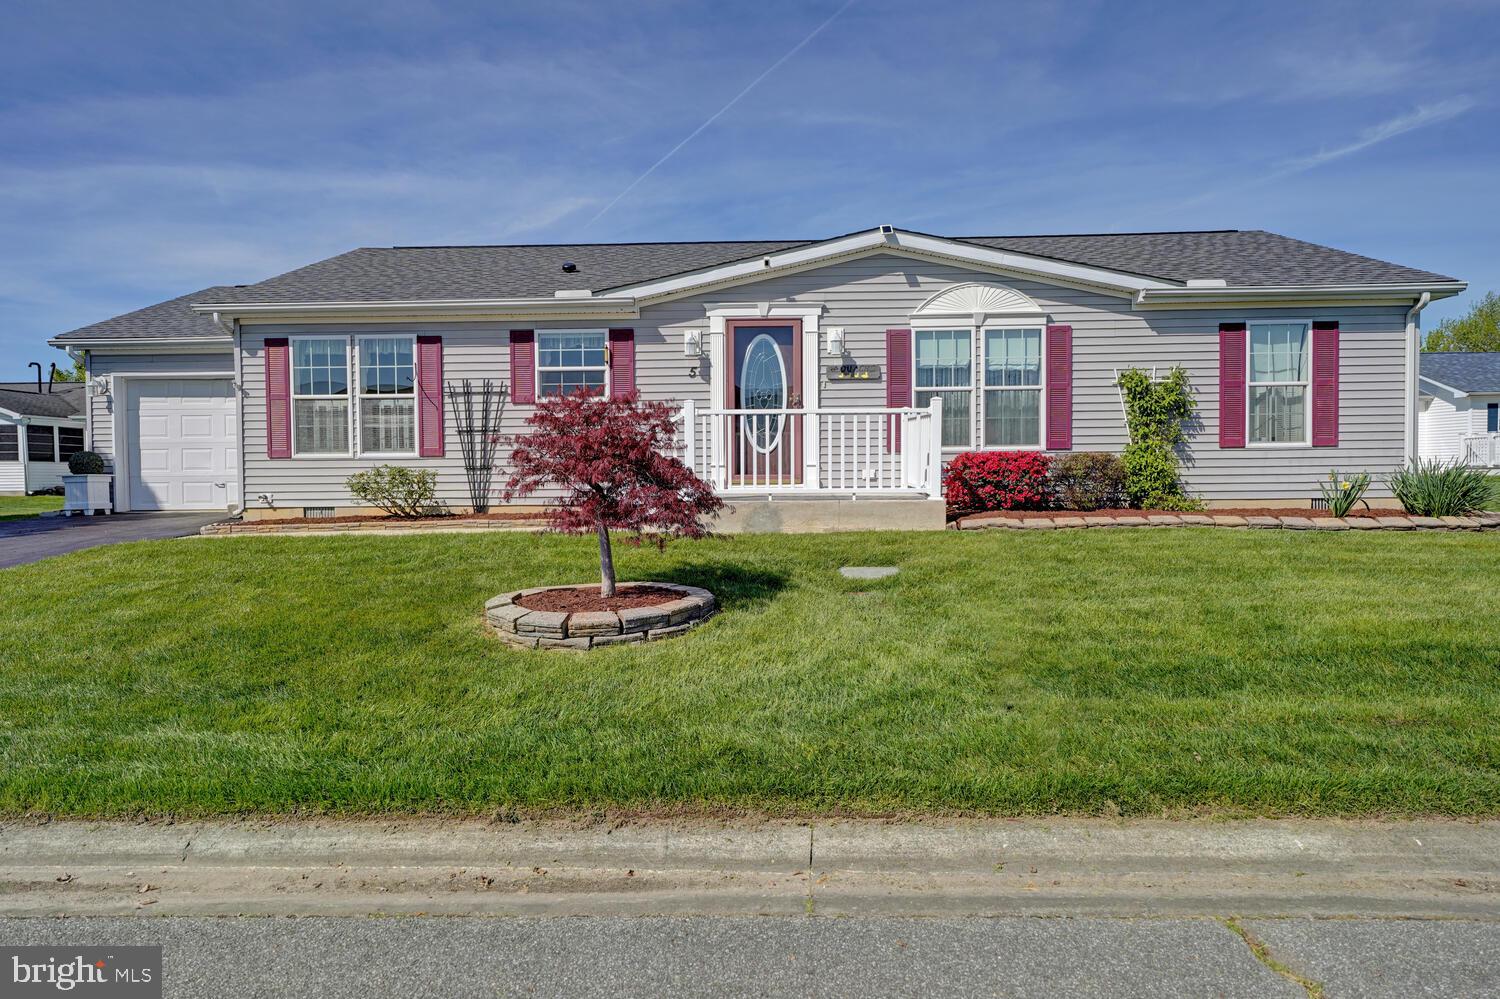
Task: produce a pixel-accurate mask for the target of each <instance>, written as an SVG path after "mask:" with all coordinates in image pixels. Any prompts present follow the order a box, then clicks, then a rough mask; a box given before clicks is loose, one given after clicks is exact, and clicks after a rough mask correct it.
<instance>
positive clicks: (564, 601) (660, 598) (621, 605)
mask: <svg viewBox="0 0 1500 999" xmlns="http://www.w3.org/2000/svg"><path fill="white" fill-rule="evenodd" d="M681 599H682V593H681V592H679V591H677V590H669V589H667V588H666V587H664V586H652V585H650V584H649V583H648V584H644V585H639V586H632V585H631V584H629V583H625V584H622V585H621V586H620V587H619V588H618V589H616V590H615V595H614V596H612V597H610V598H608V599H605V598H604V597H602V596H600V595H599V588H598V587H597V586H577V587H573V588H572V589H556V590H543V591H542V592H541V593H528V594H526V595H525V596H523V597H517V598H516V603H517V604H518V605H519V606H521V607H525V608H526V609H527V610H538V611H557V612H558V613H561V614H571V613H573V612H574V611H620V610H629V609H630V608H632V607H655V606H656V605H657V604H665V603H670V602H672V601H673V600H681Z"/></svg>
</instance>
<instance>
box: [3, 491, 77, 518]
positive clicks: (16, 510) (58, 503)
mask: <svg viewBox="0 0 1500 999" xmlns="http://www.w3.org/2000/svg"><path fill="white" fill-rule="evenodd" d="M62 508H63V498H62V497H61V496H0V520H26V519H27V518H28V517H35V516H36V515H37V514H39V513H47V512H48V511H51V510H61V509H62Z"/></svg>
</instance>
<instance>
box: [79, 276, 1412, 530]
mask: <svg viewBox="0 0 1500 999" xmlns="http://www.w3.org/2000/svg"><path fill="white" fill-rule="evenodd" d="M976 280H978V281H993V282H996V283H1000V284H1005V285H1008V286H1010V287H1013V288H1015V289H1016V290H1018V291H1020V292H1022V293H1023V294H1026V295H1029V296H1030V297H1031V298H1033V299H1034V300H1035V301H1036V302H1037V303H1038V305H1039V306H1040V307H1041V308H1042V310H1043V311H1044V312H1045V313H1046V314H1047V317H1048V320H1049V321H1050V322H1053V323H1066V324H1069V325H1071V326H1072V327H1073V337H1074V340H1073V356H1074V373H1073V400H1074V402H1073V446H1074V449H1075V450H1109V451H1119V450H1120V449H1121V448H1122V447H1123V446H1124V444H1125V442H1126V433H1125V426H1124V417H1123V413H1122V410H1121V404H1120V396H1119V392H1118V390H1117V389H1116V388H1115V387H1114V379H1115V372H1116V370H1120V369H1124V368H1127V367H1132V366H1139V367H1147V368H1150V367H1153V366H1154V367H1156V368H1158V369H1159V370H1163V371H1164V370H1166V369H1167V368H1170V367H1171V366H1172V365H1175V364H1181V365H1183V366H1185V367H1186V368H1187V370H1188V374H1189V377H1190V380H1191V383H1192V386H1193V389H1194V392H1195V395H1196V398H1197V403H1198V418H1197V420H1196V421H1195V423H1194V425H1193V427H1192V428H1191V432H1190V437H1191V443H1190V446H1189V449H1188V454H1187V460H1186V462H1185V478H1186V480H1187V484H1188V487H1189V489H1190V490H1191V491H1192V492H1194V493H1195V494H1197V495H1199V496H1201V497H1202V498H1204V499H1207V500H1247V501H1254V500H1267V499H1310V498H1312V497H1315V496H1317V495H1318V481H1319V480H1320V479H1321V478H1322V477H1324V476H1326V475H1327V473H1328V471H1329V470H1330V469H1333V468H1338V469H1340V470H1345V471H1369V472H1371V473H1373V474H1374V475H1375V476H1376V478H1377V485H1376V487H1375V488H1374V490H1372V492H1373V494H1374V495H1386V494H1385V493H1384V491H1383V487H1382V486H1381V485H1380V484H1379V479H1380V477H1381V476H1382V475H1383V474H1384V473H1386V472H1389V471H1390V470H1391V469H1393V468H1394V467H1396V466H1397V465H1398V464H1400V462H1401V459H1402V436H1403V418H1402V366H1403V346H1402V340H1403V333H1404V328H1405V309H1404V308H1403V307H1400V306H1382V307H1362V308H1320V309H1256V310H1241V311H1233V312H1230V311H1219V310H1199V311H1176V310H1173V311H1142V312H1137V311H1134V310H1133V309H1132V307H1131V304H1130V302H1129V301H1128V300H1126V299H1123V298H1118V297H1114V296H1110V295H1106V294H1103V293H1099V292H1092V291H1086V290H1080V289H1074V288H1068V287H1061V286H1057V285H1050V284H1043V283H1040V282H1036V281H1027V280H1013V279H1008V278H1001V277H998V276H994V275H988V274H984V273H981V272H976V271H971V270H967V269H965V268H961V267H956V266H947V265H941V264H935V263H927V262H922V261H916V260H912V259H908V258H904V257H896V256H891V255H874V256H868V257H862V258H857V259H854V260H849V261H845V262H841V263H836V264H831V265H829V266H826V267H821V268H817V269H813V270H808V271H804V272H802V273H799V274H793V275H786V276H781V277H776V278H772V279H768V280H765V281H760V282H755V283H751V284H744V285H739V286H735V287H731V288H724V289H720V290H717V291H712V292H708V293H704V294H700V295H695V296H692V297H690V298H683V299H678V300H676V301H672V302H667V303H664V304H661V305H654V306H648V307H646V308H645V309H643V310H642V314H641V316H640V318H639V319H636V320H634V321H632V322H624V321H621V322H617V323H615V324H614V325H619V326H625V325H629V326H632V327H633V328H634V329H635V331H636V382H637V387H638V388H639V389H640V391H641V393H642V395H643V396H645V397H647V398H666V399H675V400H679V401H681V400H685V399H692V400H694V402H695V403H697V404H698V405H700V406H707V405H708V404H709V399H710V389H709V386H710V384H711V382H710V379H712V378H715V377H722V375H721V374H719V373H716V372H714V371H712V370H711V366H710V363H709V359H708V358H707V357H706V356H705V357H703V358H701V359H689V358H686V357H684V356H683V353H682V334H683V331H685V330H687V329H704V330H706V329H707V327H708V321H707V319H706V318H705V310H706V308H707V307H709V306H717V305H723V304H729V303H755V302H771V303H773V304H789V303H821V304H822V305H824V306H825V311H824V313H823V315H822V318H821V320H820V322H821V324H822V325H823V326H824V327H842V328H843V329H844V330H845V349H846V352H847V353H848V354H849V355H851V359H852V360H853V361H854V362H856V363H859V364H868V365H878V366H880V367H881V368H882V369H883V368H884V365H885V331H886V330H887V329H890V328H892V327H905V326H909V325H910V319H911V313H912V312H913V311H914V310H915V309H917V308H918V307H919V306H920V305H921V304H922V303H923V302H925V301H926V300H927V299H928V298H929V297H931V296H932V295H933V294H935V293H937V292H938V291H940V290H942V289H944V288H946V287H948V286H950V285H953V284H958V283H962V282H967V281H976ZM754 314H755V313H754V311H753V310H750V311H747V315H751V316H753V315H754ZM1257 319H1298V320H1307V321H1313V320H1337V321H1338V322H1339V323H1340V324H1341V328H1342V337H1341V376H1340V414H1339V429H1340V446H1339V447H1337V448H1310V447H1288V448H1275V449H1271V448H1243V449H1232V450H1223V451H1221V450H1220V449H1219V447H1218V324H1219V323H1220V322H1225V321H1252V320H1257ZM585 325H589V324H584V323H579V322H576V321H575V322H555V323H535V322H526V323H514V324H512V323H482V324H481V323H446V324H444V323H436V324H433V323H427V324H399V325H395V324H393V325H385V324H382V325H381V326H380V327H379V331H381V332H385V331H390V332H397V331H402V332H423V333H439V334H442V335H443V338H444V343H443V355H444V378H445V380H447V381H453V380H457V379H461V378H465V377H467V378H472V379H476V380H477V379H482V378H486V377H488V378H494V379H497V380H499V381H500V382H501V383H502V384H508V380H509V377H510V372H509V366H510V353H509V330H510V328H511V327H512V326H517V327H523V328H528V329H548V328H560V329H570V328H579V327H582V326H585ZM368 332H372V328H371V327H370V326H354V325H349V326H344V325H337V326H335V325H326V324H318V325H313V326H250V327H246V328H245V330H244V332H243V335H242V351H243V353H242V358H241V362H242V365H243V379H244V388H245V395H244V420H243V427H244V430H243V434H244V447H245V496H246V497H247V499H248V500H249V501H250V504H251V505H252V506H256V505H259V504H258V503H257V501H256V497H257V495H258V494H260V493H268V494H272V495H274V498H275V503H276V505H277V506H279V507H289V506H302V505H348V504H351V503H353V502H354V501H353V500H352V498H351V497H350V496H349V495H348V493H347V490H346V489H345V487H344V480H345V479H346V478H347V477H348V476H349V474H350V473H351V472H354V471H358V470H361V469H365V468H369V467H373V466H374V465H377V464H381V463H382V459H361V458H314V457H308V458H291V459H279V460H271V459H268V458H267V457H266V440H265V434H266V416H265V375H264V339H265V337H267V336H286V335H289V334H290V335H296V334H299V333H305V334H319V333H338V334H345V333H368ZM819 363H820V364H822V365H827V364H829V363H831V359H830V358H828V357H827V356H826V355H823V354H820V355H819ZM695 365H696V366H697V368H698V371H697V374H696V376H692V375H690V374H689V372H690V369H691V368H693V367H694V366H695ZM885 390H886V384H885V381H884V380H883V378H882V380H880V381H870V382H833V383H826V382H825V383H824V385H823V388H822V398H821V405H823V406H824V407H834V408H837V407H855V406H882V405H884V403H885ZM529 412H530V407H523V406H514V405H508V406H507V408H506V411H505V418H504V423H503V427H502V431H503V432H504V433H507V434H513V433H517V432H520V431H522V430H523V429H524V425H523V421H524V419H525V417H526V415H527V414H528V413H529ZM974 419H975V439H976V440H978V439H979V427H978V419H979V416H978V407H977V406H976V407H974ZM98 421H99V414H98V411H97V410H96V435H97V432H98V428H99V426H100V424H99V422H98ZM446 422H447V426H446V431H447V441H446V451H447V454H446V456H445V457H443V458H410V459H401V463H403V464H408V465H411V466H413V467H425V468H432V469H434V470H436V471H437V473H438V483H439V490H440V495H441V497H442V498H443V499H444V500H445V501H446V502H448V503H451V504H454V505H466V504H467V502H468V493H467V487H466V484H465V479H464V473H463V463H462V460H461V456H460V451H459V444H458V440H457V435H456V433H455V431H454V423H453V420H452V418H451V416H450V417H449V419H448V420H447V421H446ZM386 460H389V459H386ZM501 460H502V469H501V472H500V473H497V476H496V482H497V485H498V484H500V483H502V482H503V478H504V468H503V461H504V453H503V452H502V454H501Z"/></svg>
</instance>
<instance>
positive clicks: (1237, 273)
mask: <svg viewBox="0 0 1500 999" xmlns="http://www.w3.org/2000/svg"><path fill="white" fill-rule="evenodd" d="M955 239H956V240H957V241H959V242H965V243H971V244H973V245H975V246H983V247H989V248H992V249H1002V250H1011V251H1015V252H1019V253H1027V254H1033V255H1036V256H1042V257H1049V258H1052V259H1055V260H1061V261H1066V262H1069V263H1076V264H1083V265H1086V266H1092V267H1100V268H1104V269H1107V270H1115V271H1125V272H1129V273H1132V274H1137V275H1141V276H1145V277H1153V278H1159V279H1162V280H1167V281H1177V282H1186V281H1188V280H1190V279H1193V278H1222V279H1224V280H1225V281H1227V282H1228V283H1229V284H1230V285H1235V286H1264V285H1324V284H1386V283H1393V282H1442V281H1452V280H1454V279H1453V278H1448V277H1444V276H1443V275H1441V274H1434V273H1432V272H1431V271H1423V270H1416V269H1414V268H1410V267H1403V266H1400V265H1399V264H1392V263H1387V262H1385V261H1381V260H1375V259H1373V258H1371V257H1364V256H1360V255H1359V254H1355V253H1346V252H1344V251H1343V250H1335V249H1333V248H1331V247H1327V246H1319V245H1318V244H1316V243H1307V242H1303V241H1302V240H1297V239H1291V238H1289V237H1286V236H1278V235H1276V234H1275V233H1270V232H1262V231H1259V230H1248V231H1240V230H1232V229H1231V230H1219V231H1213V232H1157V233H1106V234H1096V235H1071V236H1067V235H1060V236H963V237H955ZM817 242H822V240H780V241H753V242H717V243H715V242H707V243H585V244H561V245H528V246H395V247H365V248H363V249H358V250H350V251H349V252H348V253H342V254H339V255H338V256H336V257H330V258H328V259H327V260H321V261H319V262H317V263H314V264H309V265H308V266H306V267H299V268H298V269H296V270H293V271H288V272H287V273H285V274H281V275H278V276H276V277H273V278H269V279H267V280H265V281H261V282H260V283H258V284H250V285H234V286H227V287H226V286H219V287H215V288H205V289H204V290H202V291H199V292H194V293H193V294H191V295H184V296H182V297H181V298H176V299H173V300H172V301H170V302H162V303H161V304H159V305H153V306H150V307H149V308H146V309H141V310H138V311H136V312H132V313H129V314H127V315H124V316H119V317H117V318H115V319H110V320H106V321H104V322H102V323H96V324H94V325H93V326H87V327H84V328H83V329H80V330H74V331H72V332H70V333H64V334H62V335H61V336H59V337H56V338H55V339H57V340H59V341H62V342H67V341H69V340H88V339H97V338H100V337H112V338H114V337H118V338H131V337H146V336H151V337H176V336H205V335H206V336H216V335H222V331H221V330H219V329H218V328H217V327H216V326H215V325H214V323H213V322H212V320H211V319H209V318H208V317H205V316H197V315H194V314H193V313H192V312H191V311H189V309H188V308H187V306H188V304H189V303H210V302H212V303H225V304H230V303H233V304H251V303H259V304H265V303H280V302H371V301H430V300H453V299H497V298H534V297H550V296H551V295H552V294H553V293H554V292H557V291H561V290H577V289H588V290H590V291H592V292H594V293H595V294H599V293H603V292H608V291H611V290H613V289H617V288H622V287H625V286H628V285H633V284H639V283H642V282H645V281H653V280H658V279H661V278H666V277H671V276H674V275H678V274H685V273H689V272H692V271H699V270H703V269H705V268H710V267H716V266H719V265H721V264H727V263H732V262H734V261H738V260H745V259H750V258H754V257H756V256H759V255H761V254H765V253H774V252H777V251H780V250H786V249H791V248H793V247H800V246H808V245H812V244H814V243H817ZM565 262H570V263H572V264H574V265H575V266H576V269H575V270H574V271H572V272H568V271H564V270H563V269H562V265H563V264H564V263H565Z"/></svg>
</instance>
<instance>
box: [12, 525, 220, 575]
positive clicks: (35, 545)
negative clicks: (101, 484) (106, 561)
mask: <svg viewBox="0 0 1500 999" xmlns="http://www.w3.org/2000/svg"><path fill="white" fill-rule="evenodd" d="M225 516H226V515H225V514H224V513H222V512H217V513H117V514H113V515H111V516H108V517H105V516H94V517H33V518H31V519H30V520H10V521H0V569H4V568H7V567H9V566H13V565H23V564H25V563H27V562H37V561H40V560H41V559H44V558H51V557H52V556H54V555H66V554H67V553H68V552H76V551H80V550H81V549H84V548H93V547H95V546H97V545H112V544H114V543H115V542H117V541H154V540H155V539H157V538H181V537H186V536H187V535H189V534H197V533H198V528H200V527H202V526H204V525H205V524H212V523H213V522H214V521H216V520H223V519H224V517H225Z"/></svg>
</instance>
